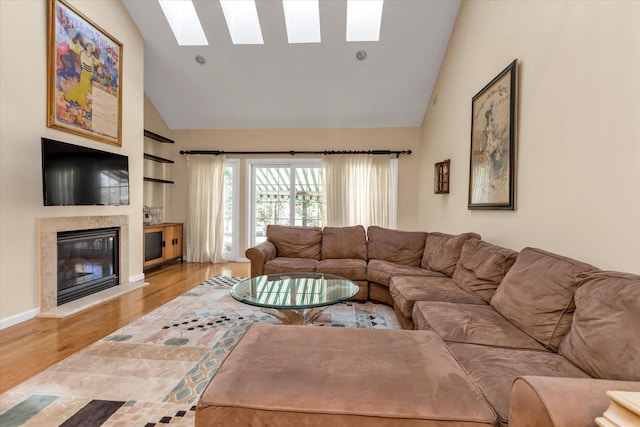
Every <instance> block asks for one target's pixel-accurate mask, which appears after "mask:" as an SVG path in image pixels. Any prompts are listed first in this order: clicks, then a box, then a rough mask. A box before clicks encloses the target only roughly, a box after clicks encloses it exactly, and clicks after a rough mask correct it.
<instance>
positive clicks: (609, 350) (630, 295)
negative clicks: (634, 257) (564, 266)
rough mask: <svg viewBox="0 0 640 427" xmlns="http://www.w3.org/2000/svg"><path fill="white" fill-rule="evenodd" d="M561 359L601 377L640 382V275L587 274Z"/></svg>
mask: <svg viewBox="0 0 640 427" xmlns="http://www.w3.org/2000/svg"><path fill="white" fill-rule="evenodd" d="M575 302H576V311H575V313H574V316H573V324H572V325H571V330H570V331H569V333H568V334H567V336H566V337H565V339H564V340H563V341H562V342H561V343H560V354H562V355H563V356H565V357H566V358H567V359H569V360H571V361H572V362H573V363H575V364H576V365H578V366H579V367H580V368H582V369H584V371H585V372H587V373H589V374H590V375H592V376H594V377H596V378H603V379H610V380H625V381H640V276H639V275H636V274H628V273H619V272H614V271H603V272H598V273H590V274H584V275H581V277H580V280H579V283H578V289H577V290H576V294H575Z"/></svg>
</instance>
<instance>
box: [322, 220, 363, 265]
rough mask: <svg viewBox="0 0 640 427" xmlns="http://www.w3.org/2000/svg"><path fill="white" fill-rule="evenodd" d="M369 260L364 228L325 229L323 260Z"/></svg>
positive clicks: (323, 235) (323, 231)
mask: <svg viewBox="0 0 640 427" xmlns="http://www.w3.org/2000/svg"><path fill="white" fill-rule="evenodd" d="M342 258H352V259H364V260H366V259H367V235H366V231H365V229H364V227H363V226H361V225H355V226H353V227H325V228H324V229H323V230H322V259H342Z"/></svg>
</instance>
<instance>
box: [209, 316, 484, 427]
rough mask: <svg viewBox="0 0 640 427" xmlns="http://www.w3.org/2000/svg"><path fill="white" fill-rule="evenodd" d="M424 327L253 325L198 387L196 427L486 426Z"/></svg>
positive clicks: (471, 392) (455, 369)
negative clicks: (201, 389) (203, 385)
mask: <svg viewBox="0 0 640 427" xmlns="http://www.w3.org/2000/svg"><path fill="white" fill-rule="evenodd" d="M495 422H496V415H495V413H494V411H493V409H491V407H490V406H489V404H488V403H487V401H486V400H485V399H484V397H483V396H482V394H481V392H480V391H479V390H478V388H477V387H476V385H475V384H474V383H473V382H472V381H471V380H470V379H469V377H468V376H467V375H466V373H465V372H464V371H463V370H462V368H460V366H459V365H458V363H457V362H456V361H455V359H454V358H453V356H452V355H451V353H450V352H449V350H448V348H447V347H446V346H445V344H444V343H443V342H442V340H441V339H440V338H439V337H438V335H436V334H435V333H433V332H431V331H406V330H380V329H351V328H346V329H335V328H323V327H314V326H282V325H258V324H256V325H253V326H251V328H250V329H249V330H248V331H247V333H246V334H245V336H244V337H243V338H242V339H241V340H240V342H239V343H238V345H237V346H236V348H235V349H234V350H233V351H232V352H231V354H230V355H229V356H228V357H227V359H226V360H225V361H224V363H223V364H222V366H221V367H220V369H219V370H218V372H217V373H216V375H215V376H214V377H213V379H212V380H211V382H210V383H209V385H208V386H207V388H206V389H205V390H204V392H203V394H202V396H201V397H200V400H199V402H198V406H197V410H196V426H243V427H245V426H279V427H280V426H292V427H293V426H296V427H298V426H374V427H377V426H389V427H390V426H394V427H397V426H474V427H477V426H493V425H494V424H495Z"/></svg>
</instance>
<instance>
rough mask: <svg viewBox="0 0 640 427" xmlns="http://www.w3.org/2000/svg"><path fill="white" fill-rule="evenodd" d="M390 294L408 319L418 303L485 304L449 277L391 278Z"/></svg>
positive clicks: (395, 304) (396, 305)
mask: <svg viewBox="0 0 640 427" xmlns="http://www.w3.org/2000/svg"><path fill="white" fill-rule="evenodd" d="M389 292H391V296H392V297H393V305H394V306H395V307H397V308H398V309H399V310H400V313H402V315H403V316H404V317H406V318H407V319H411V315H412V313H413V305H414V303H415V302H416V301H444V302H459V303H463V304H485V303H484V301H482V300H481V299H480V298H478V297H476V296H474V295H472V294H470V293H469V292H467V291H465V290H463V289H460V288H459V287H458V286H456V284H455V283H453V280H451V279H450V278H448V277H420V276H417V277H410V276H396V277H392V278H391V282H390V283H389Z"/></svg>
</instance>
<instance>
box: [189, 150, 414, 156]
mask: <svg viewBox="0 0 640 427" xmlns="http://www.w3.org/2000/svg"><path fill="white" fill-rule="evenodd" d="M180 154H210V155H213V156H220V155H222V154H290V155H292V156H294V155H296V154H326V155H332V154H373V155H385V154H387V155H388V154H395V155H396V157H400V154H411V150H402V151H393V150H362V151H353V150H345V151H334V150H328V151H293V150H292V151H222V150H190V151H180Z"/></svg>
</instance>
